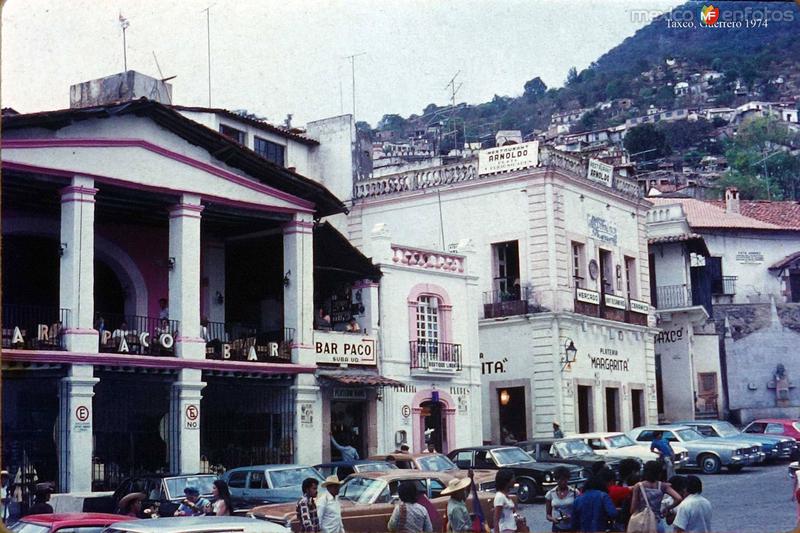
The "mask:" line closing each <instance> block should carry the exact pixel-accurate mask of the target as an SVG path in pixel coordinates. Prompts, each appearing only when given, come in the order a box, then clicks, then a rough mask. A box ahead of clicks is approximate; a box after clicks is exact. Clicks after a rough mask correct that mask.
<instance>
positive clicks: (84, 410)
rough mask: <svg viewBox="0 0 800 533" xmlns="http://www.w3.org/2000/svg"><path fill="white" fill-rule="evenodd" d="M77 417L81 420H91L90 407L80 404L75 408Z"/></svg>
mask: <svg viewBox="0 0 800 533" xmlns="http://www.w3.org/2000/svg"><path fill="white" fill-rule="evenodd" d="M75 418H77V419H78V421H79V422H86V421H87V420H89V408H88V407H86V406H85V405H79V406H78V407H77V408H76V409H75Z"/></svg>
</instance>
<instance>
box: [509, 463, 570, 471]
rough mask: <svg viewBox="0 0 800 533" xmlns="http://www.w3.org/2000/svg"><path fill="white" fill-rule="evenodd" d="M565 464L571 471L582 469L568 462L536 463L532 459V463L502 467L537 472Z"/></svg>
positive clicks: (551, 469) (550, 469)
mask: <svg viewBox="0 0 800 533" xmlns="http://www.w3.org/2000/svg"><path fill="white" fill-rule="evenodd" d="M560 466H563V467H564V468H566V469H567V470H569V471H570V472H572V471H573V470H581V468H580V467H579V466H575V465H569V464H566V463H535V462H533V461H531V462H530V463H519V464H516V465H508V466H507V467H501V468H513V469H514V470H536V471H537V472H551V471H553V470H555V469H556V468H558V467H560Z"/></svg>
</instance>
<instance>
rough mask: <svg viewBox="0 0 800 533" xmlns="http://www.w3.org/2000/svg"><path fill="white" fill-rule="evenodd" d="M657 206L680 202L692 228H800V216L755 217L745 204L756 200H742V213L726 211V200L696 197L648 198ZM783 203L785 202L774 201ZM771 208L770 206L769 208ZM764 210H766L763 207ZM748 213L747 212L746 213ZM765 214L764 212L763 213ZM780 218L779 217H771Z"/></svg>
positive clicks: (774, 229) (777, 229)
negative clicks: (781, 218) (794, 217)
mask: <svg viewBox="0 0 800 533" xmlns="http://www.w3.org/2000/svg"><path fill="white" fill-rule="evenodd" d="M648 200H650V201H651V202H653V204H654V205H655V206H659V205H671V204H676V203H680V204H681V205H682V206H683V211H684V213H686V219H687V221H688V222H689V226H691V228H692V229H695V230H697V229H704V228H707V229H712V228H714V229H755V230H772V231H779V230H800V216H798V217H797V218H796V219H795V220H791V219H788V220H776V222H774V223H773V222H767V221H765V220H761V219H759V218H755V217H754V216H753V215H752V214H751V212H750V211H749V210H748V211H746V210H745V209H744V207H743V206H744V204H748V203H754V202H742V204H741V205H742V207H741V208H740V210H741V211H742V213H741V214H736V213H728V212H726V211H725V207H724V202H718V201H713V202H704V201H702V200H696V199H694V198H660V197H658V196H653V197H650V198H648ZM772 203H773V204H775V203H783V202H772ZM769 209H770V208H769V207H768V208H767V210H769ZM762 211H764V210H763V209H762ZM745 213H747V214H745ZM799 214H800V213H799ZM761 215H762V216H763V212H762V213H761ZM771 218H774V219H778V217H771Z"/></svg>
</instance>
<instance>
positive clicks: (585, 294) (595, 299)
mask: <svg viewBox="0 0 800 533" xmlns="http://www.w3.org/2000/svg"><path fill="white" fill-rule="evenodd" d="M575 299H576V300H578V301H579V302H583V303H587V304H594V305H600V293H599V292H595V291H589V290H586V289H577V290H576V291H575Z"/></svg>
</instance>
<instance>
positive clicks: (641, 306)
mask: <svg viewBox="0 0 800 533" xmlns="http://www.w3.org/2000/svg"><path fill="white" fill-rule="evenodd" d="M631 311H633V312H634V313H644V314H647V313H649V312H650V304H646V303H644V302H640V301H639V300H631Z"/></svg>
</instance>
